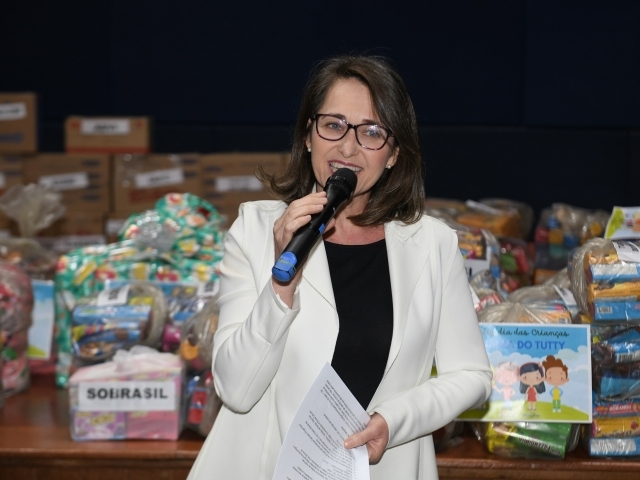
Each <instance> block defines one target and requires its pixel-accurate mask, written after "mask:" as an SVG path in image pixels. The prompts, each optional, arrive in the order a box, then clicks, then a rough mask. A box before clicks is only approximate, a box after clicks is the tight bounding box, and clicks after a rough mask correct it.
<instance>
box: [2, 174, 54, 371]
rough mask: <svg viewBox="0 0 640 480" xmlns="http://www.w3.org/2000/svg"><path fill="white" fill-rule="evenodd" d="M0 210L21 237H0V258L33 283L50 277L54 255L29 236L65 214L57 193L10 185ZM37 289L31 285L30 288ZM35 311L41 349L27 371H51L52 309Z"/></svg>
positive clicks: (40, 187) (34, 336)
mask: <svg viewBox="0 0 640 480" xmlns="http://www.w3.org/2000/svg"><path fill="white" fill-rule="evenodd" d="M0 209H2V210H3V211H4V212H5V214H6V215H7V216H8V217H9V218H12V219H14V220H15V221H16V223H17V225H18V228H19V231H20V235H21V236H22V237H23V238H3V239H0V259H2V260H3V261H6V262H10V263H13V264H15V265H18V266H19V267H21V268H22V269H23V270H24V271H25V272H26V273H27V275H29V277H30V278H31V279H32V280H34V282H39V281H51V280H53V277H54V274H55V269H56V264H57V262H58V255H57V254H55V253H54V252H52V251H50V250H47V249H45V248H43V247H42V246H41V245H40V244H39V243H37V242H36V241H35V240H33V239H31V238H30V237H33V236H34V235H36V233H37V232H39V231H40V230H42V229H44V228H46V227H48V226H50V225H51V224H52V223H53V222H55V221H56V220H57V219H59V218H60V217H62V216H63V215H64V214H65V211H66V209H65V207H64V206H63V205H62V196H61V194H60V192H58V191H56V190H53V189H51V188H49V187H46V186H44V185H36V184H29V185H26V186H23V185H14V186H13V187H11V188H10V189H9V190H7V191H6V192H5V194H4V195H2V196H1V197H0ZM37 288H38V287H37V285H34V289H37ZM48 291H49V292H50V293H51V290H50V289H49V290H48ZM47 300H49V299H47ZM51 300H52V298H51ZM36 314H37V315H38V316H37V318H35V319H34V323H35V324H36V325H35V327H34V329H33V330H32V341H33V343H34V344H37V345H39V346H40V347H41V348H40V349H39V350H38V351H37V354H38V355H37V356H38V358H30V359H29V366H30V369H31V373H36V374H37V373H51V372H52V371H53V369H54V368H55V364H56V356H55V348H54V344H53V340H52V339H53V332H52V330H53V322H54V318H53V312H52V311H51V309H48V310H46V315H45V314H44V313H43V312H42V311H40V310H39V309H38V311H36V312H34V315H36ZM34 352H35V351H32V356H33V353H34Z"/></svg>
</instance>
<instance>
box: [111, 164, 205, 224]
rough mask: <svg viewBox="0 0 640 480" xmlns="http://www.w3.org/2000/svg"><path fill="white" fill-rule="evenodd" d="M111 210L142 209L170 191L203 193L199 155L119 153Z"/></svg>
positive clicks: (138, 210)
mask: <svg viewBox="0 0 640 480" xmlns="http://www.w3.org/2000/svg"><path fill="white" fill-rule="evenodd" d="M113 179H114V181H113V205H112V208H111V211H113V212H123V213H124V212H126V213H139V212H143V211H145V210H149V209H152V208H154V206H155V204H156V202H157V201H158V199H160V198H162V197H163V196H164V195H166V194H167V193H174V192H178V193H193V194H194V195H198V196H202V181H201V171H200V162H199V155H198V154H196V153H184V154H180V155H117V156H116V157H115V158H114V162H113Z"/></svg>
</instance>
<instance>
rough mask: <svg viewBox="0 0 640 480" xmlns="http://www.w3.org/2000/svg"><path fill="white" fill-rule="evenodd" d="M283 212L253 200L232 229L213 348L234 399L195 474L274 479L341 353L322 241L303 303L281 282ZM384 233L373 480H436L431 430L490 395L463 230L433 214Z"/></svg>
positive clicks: (307, 270)
mask: <svg viewBox="0 0 640 480" xmlns="http://www.w3.org/2000/svg"><path fill="white" fill-rule="evenodd" d="M285 208H286V205H285V204H284V203H283V202H279V201H259V202H249V203H245V204H243V205H241V207H240V214H239V217H238V219H237V220H236V221H235V222H234V224H233V226H232V227H231V229H230V230H229V232H228V235H227V240H226V243H225V255H224V258H223V260H222V262H221V266H220V271H221V284H220V299H219V306H220V317H219V324H218V330H217V332H216V334H215V337H214V352H213V355H214V356H213V371H214V381H215V387H216V391H217V392H218V394H219V395H220V398H221V399H222V400H223V402H224V406H223V407H222V410H221V411H220V413H219V415H218V418H217V419H216V422H215V424H214V427H213V430H212V431H211V433H210V434H209V436H208V438H207V440H206V441H205V443H204V445H203V447H202V450H201V451H200V454H199V455H198V458H197V459H196V462H195V464H194V466H193V468H192V470H191V472H190V474H189V480H201V479H210V480H233V479H238V480H254V479H255V480H258V479H260V480H270V479H271V477H272V475H273V472H274V469H275V465H276V461H277V458H278V453H279V450H280V447H281V445H282V442H283V440H284V437H285V435H286V433H287V430H288V429H289V425H290V424H291V421H292V418H293V416H294V414H295V412H296V410H297V408H298V406H299V404H300V402H301V401H302V399H303V397H304V395H305V393H306V391H307V390H308V388H309V387H310V386H311V383H312V382H313V380H314V379H315V377H316V375H317V374H318V372H319V371H320V369H321V368H322V367H323V366H324V364H325V363H326V362H329V363H330V362H331V359H332V357H333V351H334V347H335V344H336V339H337V335H338V330H339V321H338V314H337V311H336V305H335V300H334V296H333V289H332V286H331V277H330V275H329V266H328V263H327V257H326V253H325V250H324V244H323V242H318V243H317V244H316V246H315V247H314V249H313V250H312V251H311V253H310V255H309V258H308V260H307V263H306V266H305V267H304V270H303V273H302V280H301V282H300V284H299V286H298V288H297V289H296V293H295V295H294V301H293V308H291V309H289V308H288V307H287V306H286V305H285V304H284V303H283V302H282V301H281V300H280V298H279V297H278V296H277V295H276V294H275V292H274V290H273V287H272V285H271V267H273V264H274V242H273V224H274V222H275V220H276V219H277V218H279V217H280V216H281V215H282V213H283V211H284V209H285ZM385 240H386V245H387V254H388V258H389V273H390V277H391V292H392V297H393V317H394V325H393V337H392V340H391V348H390V352H389V360H388V362H387V366H386V369H385V373H384V376H383V379H382V381H381V382H380V385H379V387H378V389H377V391H376V393H375V395H374V396H373V399H372V400H371V404H370V405H369V406H368V408H367V411H368V412H369V413H373V412H378V413H380V414H381V415H382V416H383V417H384V418H385V420H386V421H387V423H388V425H389V431H390V439H389V444H388V447H387V450H386V451H385V453H384V455H383V457H382V460H381V461H380V462H379V463H378V464H377V465H371V479H372V480H378V479H385V480H387V479H393V480H405V479H425V480H426V479H428V480H433V479H437V475H438V474H437V468H436V462H435V453H434V448H433V441H432V438H431V435H430V434H431V432H433V431H434V430H436V429H438V428H440V427H442V426H443V425H445V424H447V423H448V422H450V421H451V420H452V419H454V418H455V417H456V416H457V415H458V414H460V413H461V412H463V411H465V410H467V409H469V408H471V407H474V406H477V405H480V404H481V403H482V402H484V401H485V400H486V399H487V398H488V397H489V395H490V393H491V370H490V367H489V362H488V359H487V354H486V351H485V348H484V344H483V341H482V338H481V336H480V330H479V328H478V321H477V317H476V314H475V311H474V308H473V303H472V300H471V294H470V290H469V285H468V281H467V277H466V274H465V270H464V266H463V261H462V257H461V255H460V252H459V250H458V246H457V236H456V235H455V233H454V232H453V231H452V230H451V229H450V228H449V227H447V226H446V225H444V224H443V223H441V222H439V221H437V220H435V219H433V218H430V217H427V216H424V217H423V218H422V219H421V220H420V221H419V222H418V223H416V224H413V225H405V224H403V223H400V222H391V223H388V224H386V225H385ZM434 359H435V361H436V363H437V367H438V376H437V378H431V366H432V364H433V362H434ZM363 374H366V372H363Z"/></svg>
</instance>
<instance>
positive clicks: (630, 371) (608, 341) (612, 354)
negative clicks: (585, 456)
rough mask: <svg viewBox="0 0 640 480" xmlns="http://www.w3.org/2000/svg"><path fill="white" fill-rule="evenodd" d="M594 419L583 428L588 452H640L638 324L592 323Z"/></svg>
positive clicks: (598, 453)
mask: <svg viewBox="0 0 640 480" xmlns="http://www.w3.org/2000/svg"><path fill="white" fill-rule="evenodd" d="M591 337H592V338H591V342H592V346H591V357H592V359H591V367H592V378H593V401H592V402H593V422H592V423H591V425H585V426H584V427H583V429H582V440H583V446H584V448H585V450H586V451H587V452H588V453H589V455H591V456H622V457H626V456H637V455H640V380H638V378H639V376H640V325H638V324H636V325H632V324H629V323H615V324H612V323H605V324H594V325H592V326H591Z"/></svg>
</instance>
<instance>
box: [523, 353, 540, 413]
mask: <svg viewBox="0 0 640 480" xmlns="http://www.w3.org/2000/svg"><path fill="white" fill-rule="evenodd" d="M544 391H545V388H544V369H543V368H542V365H540V364H539V363H534V362H529V363H525V364H524V365H522V366H521V367H520V393H525V394H526V397H527V410H535V409H536V402H537V401H538V394H539V393H543V392H544Z"/></svg>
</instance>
